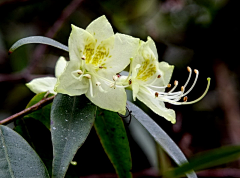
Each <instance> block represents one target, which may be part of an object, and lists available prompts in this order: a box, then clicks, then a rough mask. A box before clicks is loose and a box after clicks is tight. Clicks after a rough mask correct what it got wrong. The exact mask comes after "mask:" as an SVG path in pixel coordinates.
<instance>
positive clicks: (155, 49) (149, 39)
mask: <svg viewBox="0 0 240 178" xmlns="http://www.w3.org/2000/svg"><path fill="white" fill-rule="evenodd" d="M146 43H147V44H148V45H149V47H150V49H151V50H152V52H153V54H154V56H155V58H156V59H158V53H157V48H156V45H155V43H154V41H153V40H152V38H151V37H148V38H147V42H146Z"/></svg>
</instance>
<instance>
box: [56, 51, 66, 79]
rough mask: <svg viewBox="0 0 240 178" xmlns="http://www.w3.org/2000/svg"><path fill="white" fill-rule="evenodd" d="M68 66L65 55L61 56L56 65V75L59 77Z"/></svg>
mask: <svg viewBox="0 0 240 178" xmlns="http://www.w3.org/2000/svg"><path fill="white" fill-rule="evenodd" d="M66 66H67V61H66V59H65V58H64V57H63V56H61V57H60V58H59V59H58V61H57V63H56V66H55V76H56V77H59V76H60V75H61V74H62V73H63V71H64V69H65V67H66Z"/></svg>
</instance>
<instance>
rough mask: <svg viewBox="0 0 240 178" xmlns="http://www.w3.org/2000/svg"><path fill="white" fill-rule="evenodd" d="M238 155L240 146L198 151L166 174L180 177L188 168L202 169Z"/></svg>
mask: <svg viewBox="0 0 240 178" xmlns="http://www.w3.org/2000/svg"><path fill="white" fill-rule="evenodd" d="M239 157H240V146H225V147H221V148H217V149H213V150H210V151H207V152H203V153H199V154H197V155H195V156H194V157H193V158H191V159H190V160H189V163H186V164H183V165H182V166H180V167H178V168H175V169H174V170H172V171H170V172H168V173H167V174H166V175H168V176H169V177H180V176H182V175H183V174H185V173H186V172H189V171H190V170H195V171H197V170H202V169H206V168H210V167H213V166H218V165H221V164H224V163H228V162H231V161H234V160H236V159H238V158H239Z"/></svg>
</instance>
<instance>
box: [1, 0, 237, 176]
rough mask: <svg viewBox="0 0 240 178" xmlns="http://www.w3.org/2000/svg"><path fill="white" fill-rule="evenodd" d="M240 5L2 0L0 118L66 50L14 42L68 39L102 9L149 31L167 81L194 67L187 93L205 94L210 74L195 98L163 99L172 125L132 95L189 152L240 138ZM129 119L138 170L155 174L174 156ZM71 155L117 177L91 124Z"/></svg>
mask: <svg viewBox="0 0 240 178" xmlns="http://www.w3.org/2000/svg"><path fill="white" fill-rule="evenodd" d="M239 7H240V1H238V0H235V1H234V0H232V1H231V0H195V1H193V0H148V1H143V0H131V1H129V0H118V1H110V0H71V1H58V0H0V92H1V94H0V101H1V102H0V119H4V118H6V117H7V116H10V115H12V114H14V113H16V112H19V111H21V110H22V109H24V108H25V106H26V105H27V103H28V101H29V100H30V99H31V98H32V97H33V96H34V94H33V93H32V92H31V91H30V90H29V89H28V88H27V87H26V86H25V83H26V82H29V81H30V80H31V79H33V78H35V77H39V76H46V75H52V76H53V75H54V66H55V62H56V61H57V59H58V57H59V56H65V57H66V58H68V54H67V53H66V52H64V51H61V50H59V49H56V48H54V47H50V46H44V45H36V44H31V45H25V46H22V47H21V48H19V49H17V50H16V51H15V52H14V53H13V54H11V55H8V54H7V53H8V49H9V48H10V47H11V45H12V44H13V43H14V42H16V41H17V40H19V39H21V38H24V37H28V36H35V35H39V36H47V37H50V38H53V39H55V40H57V41H59V42H61V43H63V44H65V45H67V42H68V37H69V34H70V32H71V26H70V25H71V24H74V25H76V26H79V27H81V28H86V26H87V25H88V24H89V23H90V22H91V21H92V20H94V19H96V18H97V17H99V16H101V15H106V16H107V18H108V20H109V21H110V23H111V24H112V26H113V28H114V31H115V32H120V33H125V34H129V35H132V36H134V37H138V38H141V39H142V40H144V41H146V39H147V36H151V37H152V38H153V40H154V41H155V42H156V46H157V50H158V54H159V61H166V62H168V63H170V64H172V65H174V66H175V69H174V73H173V76H172V80H171V83H172V84H173V82H174V80H178V81H179V83H180V85H183V84H184V83H185V81H186V80H187V77H188V72H187V69H186V68H187V66H190V67H191V68H192V69H198V70H199V72H200V75H199V79H198V81H197V84H196V86H195V88H194V89H193V91H192V92H191V93H190V94H189V95H188V98H189V101H191V100H194V99H196V98H198V97H199V96H201V95H202V93H203V92H204V90H205V88H206V85H207V80H206V79H207V77H211V79H212V80H211V86H210V90H209V92H208V94H207V95H206V97H205V98H204V99H203V100H201V101H200V102H198V103H196V104H193V105H183V106H173V105H170V104H167V107H169V108H173V109H174V110H175V111H176V113H177V123H176V124H175V125H172V124H171V123H170V122H167V121H165V119H164V118H161V117H159V116H157V115H155V114H154V113H152V112H151V111H150V110H149V109H148V108H147V107H146V106H144V105H143V104H142V103H140V102H137V104H138V105H139V106H141V107H142V108H143V109H144V110H145V111H146V112H147V113H148V114H149V115H150V116H151V117H152V118H153V119H154V120H155V121H156V122H157V123H158V124H159V125H160V126H161V127H162V128H163V129H164V130H165V131H166V132H167V133H168V134H169V135H170V137H171V138H172V139H173V140H174V141H175V142H176V143H177V144H178V145H179V147H180V148H181V149H182V151H183V152H184V153H185V155H186V156H187V157H188V158H190V157H192V156H193V155H195V154H196V153H199V152H202V151H206V150H210V149H213V148H218V147H221V146H223V145H229V144H240V110H239V101H240V100H239V99H240V96H239V90H240V88H239V77H240V65H239V64H238V60H240V57H239V49H238V48H239V42H240V33H239V32H240V25H238V24H239V17H240V15H239ZM193 78H194V77H192V80H191V81H190V82H193V80H194V79H193ZM179 89H180V87H179ZM126 127H127V128H129V129H128V132H129V140H130V146H131V152H132V159H133V170H132V171H133V173H134V176H135V177H157V176H158V173H157V171H156V170H157V168H159V167H160V170H161V169H165V167H166V165H171V164H172V162H171V161H170V159H169V158H168V157H166V155H164V153H162V151H161V150H160V148H159V147H158V146H157V145H156V144H155V143H154V141H153V140H152V139H151V137H150V136H149V135H148V134H147V133H146V132H145V130H144V129H143V128H141V126H139V125H138V124H137V123H136V122H135V121H133V122H132V123H131V124H130V126H129V127H128V126H126ZM48 136H49V135H47V136H46V137H48ZM156 148H157V150H158V151H156ZM76 157H78V158H79V159H80V160H82V161H81V162H78V166H75V167H73V166H72V167H71V170H72V171H73V172H74V171H75V172H78V175H81V176H84V177H94V176H95V177H114V175H113V173H114V169H113V167H112V166H111V163H110V162H109V160H108V158H107V156H106V155H105V153H104V151H103V149H102V148H101V145H100V142H99V140H98V138H97V136H96V133H95V131H94V130H92V132H91V134H90V136H89V138H88V139H87V141H86V143H85V144H84V145H83V147H82V148H81V149H80V151H79V152H78V153H77V155H76ZM159 163H160V164H159ZM239 163H240V162H234V163H229V164H225V165H222V166H219V167H215V168H211V169H209V170H205V171H201V172H199V173H198V175H199V177H240V170H239ZM172 165H174V164H172ZM71 170H70V171H71Z"/></svg>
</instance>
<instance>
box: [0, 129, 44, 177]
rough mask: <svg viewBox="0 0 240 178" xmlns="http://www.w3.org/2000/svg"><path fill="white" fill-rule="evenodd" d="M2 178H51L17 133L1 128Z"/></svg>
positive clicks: (0, 164) (0, 169)
mask: <svg viewBox="0 0 240 178" xmlns="http://www.w3.org/2000/svg"><path fill="white" fill-rule="evenodd" d="M0 139H1V141H0V148H1V149H0V177H3V178H4V177H6V178H8V177H9V178H18V177H24V178H31V177H34V178H49V175H48V172H47V169H46V167H45V166H44V164H43V162H42V161H41V159H40V158H39V157H38V155H37V154H36V152H35V151H34V150H33V149H32V148H31V146H30V145H28V143H27V142H26V141H25V140H24V139H23V138H22V137H21V136H20V135H18V134H17V133H16V132H14V131H13V130H12V129H10V128H8V127H6V126H2V125H1V126H0Z"/></svg>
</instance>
